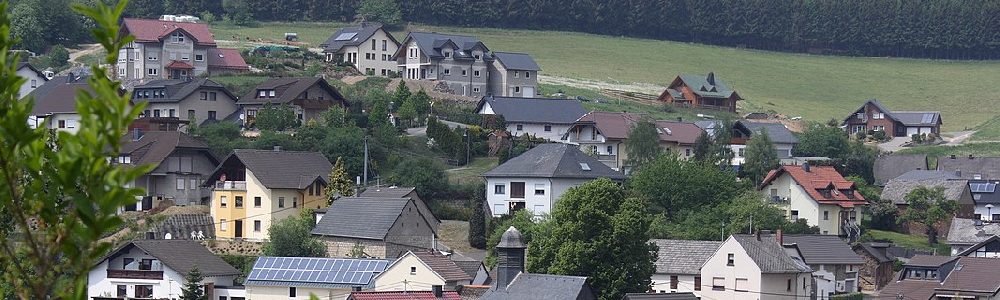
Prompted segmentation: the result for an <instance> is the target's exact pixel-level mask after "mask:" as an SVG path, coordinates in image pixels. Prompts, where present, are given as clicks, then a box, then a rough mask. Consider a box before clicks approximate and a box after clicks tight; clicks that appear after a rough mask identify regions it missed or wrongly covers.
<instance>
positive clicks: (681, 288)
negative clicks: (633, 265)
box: [652, 273, 712, 297]
mask: <svg viewBox="0 0 1000 300" xmlns="http://www.w3.org/2000/svg"><path fill="white" fill-rule="evenodd" d="M670 276H677V288H676V289H672V288H670ZM695 277H701V275H681V274H662V273H656V274H653V276H652V281H653V288H652V291H654V292H657V293H685V292H691V293H694V295H695V296H696V297H701V291H700V290H698V291H696V290H695V281H694V278H695ZM701 285H702V289H704V288H705V281H702V282H701ZM707 287H708V288H709V289H711V288H712V286H711V284H710V285H708V286H707Z"/></svg>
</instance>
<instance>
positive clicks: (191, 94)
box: [132, 78, 236, 125]
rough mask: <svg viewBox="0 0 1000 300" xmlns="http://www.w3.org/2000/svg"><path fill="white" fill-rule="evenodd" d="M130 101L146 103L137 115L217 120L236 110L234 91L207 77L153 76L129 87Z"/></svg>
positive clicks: (196, 123)
mask: <svg viewBox="0 0 1000 300" xmlns="http://www.w3.org/2000/svg"><path fill="white" fill-rule="evenodd" d="M132 101H133V103H137V104H138V103H143V102H145V103H147V104H146V108H145V109H144V110H143V112H142V114H141V115H140V117H154V118H158V117H169V118H180V119H184V120H189V121H194V124H195V125H199V124H202V123H204V122H205V121H207V120H213V121H215V120H220V119H222V118H224V117H226V116H228V115H230V114H232V113H233V112H235V111H236V95H233V94H232V93H230V92H229V90H228V89H226V87H224V86H222V85H221V84H218V83H216V82H215V81H212V80H211V79H205V78H198V79H170V80H153V81H149V82H147V83H146V84H143V85H138V86H136V87H135V88H134V89H133V90H132Z"/></svg>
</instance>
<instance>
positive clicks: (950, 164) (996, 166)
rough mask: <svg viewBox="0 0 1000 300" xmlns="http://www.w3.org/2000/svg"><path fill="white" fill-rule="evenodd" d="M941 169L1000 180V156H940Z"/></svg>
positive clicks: (963, 175)
mask: <svg viewBox="0 0 1000 300" xmlns="http://www.w3.org/2000/svg"><path fill="white" fill-rule="evenodd" d="M937 169H938V170H939V171H952V172H957V173H956V174H957V176H958V177H960V178H965V179H974V180H1000V157H979V156H972V155H969V156H967V157H956V156H955V155H951V156H939V157H938V160H937Z"/></svg>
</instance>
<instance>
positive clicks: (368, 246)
mask: <svg viewBox="0 0 1000 300" xmlns="http://www.w3.org/2000/svg"><path fill="white" fill-rule="evenodd" d="M319 239H320V241H322V242H323V244H324V245H326V255H327V256H328V257H349V256H350V254H351V251H352V250H354V246H355V245H357V244H359V243H360V244H361V245H362V246H363V247H364V251H365V254H366V255H367V256H370V257H377V258H386V257H387V256H386V253H387V252H386V243H385V242H382V241H373V240H364V239H352V238H342V237H329V236H324V237H320V238H319ZM392 255H395V254H392ZM393 258H395V256H393Z"/></svg>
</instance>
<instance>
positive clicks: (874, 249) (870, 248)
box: [851, 243, 895, 263]
mask: <svg viewBox="0 0 1000 300" xmlns="http://www.w3.org/2000/svg"><path fill="white" fill-rule="evenodd" d="M877 245H884V247H882V246H877ZM887 247H889V243H857V244H856V245H854V246H851V248H854V249H862V250H863V251H864V252H865V253H868V255H869V256H871V257H872V258H873V259H875V261H876V262H879V263H887V262H892V261H894V260H895V259H894V258H890V257H889V255H888V253H886V251H885V248H887Z"/></svg>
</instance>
